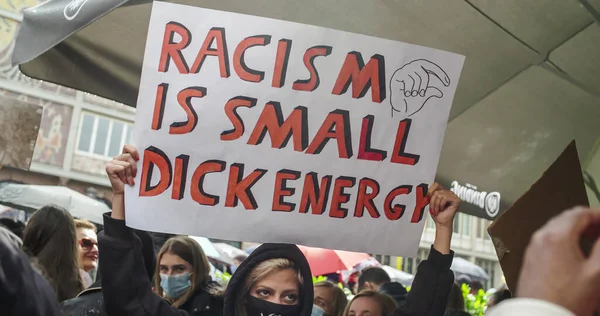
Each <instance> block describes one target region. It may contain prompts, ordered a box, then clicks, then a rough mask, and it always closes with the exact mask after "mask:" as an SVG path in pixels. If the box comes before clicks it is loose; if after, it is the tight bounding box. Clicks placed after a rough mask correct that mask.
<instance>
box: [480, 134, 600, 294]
mask: <svg viewBox="0 0 600 316" xmlns="http://www.w3.org/2000/svg"><path fill="white" fill-rule="evenodd" d="M578 205H582V206H587V205H589V203H588V198H587V193H586V190H585V184H584V182H583V175H582V173H581V165H580V163H579V156H578V155H577V146H576V145H575V141H572V142H571V143H570V144H569V145H568V146H567V148H566V149H565V150H564V151H563V152H562V154H561V155H560V156H559V157H558V158H557V159H556V161H555V162H554V163H553V164H552V165H551V166H550V167H549V168H548V169H547V170H546V171H545V172H544V174H543V175H542V176H541V177H540V179H539V180H538V181H537V182H536V183H534V184H533V185H532V186H531V188H530V189H529V190H528V191H527V192H525V194H524V195H523V196H521V197H520V198H519V199H518V200H517V202H515V204H514V205H513V206H512V207H511V208H510V209H508V210H507V211H506V212H504V213H503V214H502V215H500V217H498V218H497V219H496V220H495V221H494V222H493V223H492V224H491V225H490V227H489V228H488V232H489V234H490V236H491V237H492V241H493V243H494V247H495V248H496V253H497V255H498V259H499V260H500V266H502V271H503V272H504V276H505V277H506V284H507V285H508V288H509V289H510V290H511V291H515V290H516V286H517V282H518V279H519V273H520V272H521V265H522V262H523V256H524V254H525V250H526V249H527V246H528V245H529V240H530V239H531V236H532V235H533V233H534V232H535V231H537V230H538V229H540V228H541V227H542V226H544V224H546V222H548V220H549V219H550V218H552V217H554V216H556V215H558V214H560V213H562V212H563V211H564V210H567V209H570V208H572V207H574V206H578ZM540 264H543V262H540Z"/></svg>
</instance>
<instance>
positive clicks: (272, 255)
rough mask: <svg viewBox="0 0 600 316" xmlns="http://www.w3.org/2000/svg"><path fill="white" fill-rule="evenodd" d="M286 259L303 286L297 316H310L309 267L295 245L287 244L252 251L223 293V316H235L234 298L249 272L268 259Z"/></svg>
mask: <svg viewBox="0 0 600 316" xmlns="http://www.w3.org/2000/svg"><path fill="white" fill-rule="evenodd" d="M279 258H281V259H288V260H290V261H292V262H293V263H294V265H295V267H296V268H297V269H298V270H300V274H301V275H302V279H303V284H302V286H301V287H300V300H299V305H300V314H299V316H310V314H311V312H312V309H313V300H314V294H313V293H314V292H313V282H312V273H311V271H310V266H309V265H308V261H307V260H306V257H304V254H303V253H302V251H300V249H299V248H298V247H296V245H289V244H268V243H267V244H262V245H261V246H260V247H258V248H257V249H256V250H254V251H253V252H252V253H251V254H250V256H249V257H248V258H247V259H246V260H244V261H243V262H242V264H240V266H239V267H238V268H237V270H236V271H235V273H234V274H233V276H232V277H231V280H229V284H228V286H227V290H226V291H225V307H224V309H223V316H235V315H236V311H235V309H236V308H237V306H236V298H237V296H238V292H239V291H242V290H243V288H244V282H245V281H246V277H247V276H248V275H249V273H250V271H252V269H253V268H254V267H256V266H257V265H258V264H260V263H261V262H263V261H267V260H269V259H279Z"/></svg>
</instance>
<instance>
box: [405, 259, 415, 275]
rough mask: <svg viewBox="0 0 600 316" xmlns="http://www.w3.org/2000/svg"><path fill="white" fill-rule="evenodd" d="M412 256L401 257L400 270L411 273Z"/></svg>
mask: <svg viewBox="0 0 600 316" xmlns="http://www.w3.org/2000/svg"><path fill="white" fill-rule="evenodd" d="M414 260H415V259H413V258H403V259H402V271H404V272H407V273H410V274H413V266H414Z"/></svg>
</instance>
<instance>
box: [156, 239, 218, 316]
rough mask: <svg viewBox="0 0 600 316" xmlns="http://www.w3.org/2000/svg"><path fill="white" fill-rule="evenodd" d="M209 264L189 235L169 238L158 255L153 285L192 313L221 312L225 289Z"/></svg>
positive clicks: (174, 305) (215, 313)
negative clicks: (213, 278)
mask: <svg viewBox="0 0 600 316" xmlns="http://www.w3.org/2000/svg"><path fill="white" fill-rule="evenodd" d="M209 272H210V266H209V263H208V259H207V258H206V255H205V254H204V251H202V248H201V247H200V245H198V243H197V242H196V241H194V240H193V239H191V238H189V237H186V236H177V237H173V238H170V239H169V240H167V242H166V243H165V244H164V245H163V247H162V248H161V250H160V251H159V253H158V256H157V265H156V270H155V272H154V288H155V290H156V292H157V294H158V295H160V296H162V297H164V298H165V299H166V300H167V301H169V303H171V304H172V305H173V307H176V308H178V309H181V310H184V311H187V312H188V313H189V314H190V315H207V316H208V315H210V316H213V315H214V316H220V315H222V310H223V298H222V296H221V295H220V293H221V292H222V289H221V288H220V286H219V284H218V283H216V282H212V281H211V279H210V276H209Z"/></svg>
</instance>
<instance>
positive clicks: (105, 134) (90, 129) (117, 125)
mask: <svg viewBox="0 0 600 316" xmlns="http://www.w3.org/2000/svg"><path fill="white" fill-rule="evenodd" d="M132 131H133V124H131V123H127V122H124V121H121V120H116V119H111V118H108V117H103V116H99V115H94V114H91V113H83V114H82V118H81V121H80V126H79V140H78V141H77V151H78V152H79V153H85V154H90V155H94V156H101V157H103V158H112V157H115V156H117V155H119V154H120V153H121V148H123V146H124V145H125V144H127V143H129V142H130V141H131V132H132Z"/></svg>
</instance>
